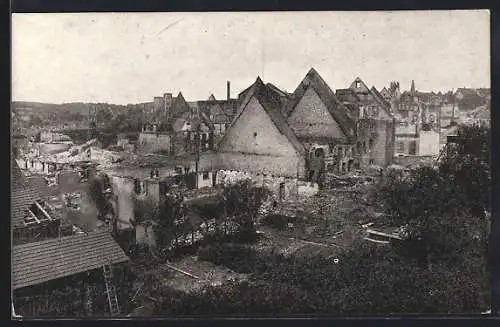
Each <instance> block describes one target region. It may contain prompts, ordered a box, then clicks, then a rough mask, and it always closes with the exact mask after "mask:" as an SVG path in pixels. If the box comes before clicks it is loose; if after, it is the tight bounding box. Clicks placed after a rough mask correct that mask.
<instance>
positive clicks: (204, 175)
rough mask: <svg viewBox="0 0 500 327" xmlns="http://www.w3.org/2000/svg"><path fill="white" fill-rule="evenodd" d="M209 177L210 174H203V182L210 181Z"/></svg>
mask: <svg viewBox="0 0 500 327" xmlns="http://www.w3.org/2000/svg"><path fill="white" fill-rule="evenodd" d="M208 178H209V176H208V172H204V173H203V180H204V181H206V180H208Z"/></svg>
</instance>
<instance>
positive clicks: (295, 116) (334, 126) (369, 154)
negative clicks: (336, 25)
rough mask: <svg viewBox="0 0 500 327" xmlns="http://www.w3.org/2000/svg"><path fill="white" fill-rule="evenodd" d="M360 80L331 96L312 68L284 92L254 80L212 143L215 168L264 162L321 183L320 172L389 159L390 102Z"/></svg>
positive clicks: (255, 166) (258, 168)
mask: <svg viewBox="0 0 500 327" xmlns="http://www.w3.org/2000/svg"><path fill="white" fill-rule="evenodd" d="M361 82H362V81H361ZM362 85H363V86H364V87H365V88H364V89H363V90H360V89H356V88H353V87H352V88H348V89H345V90H341V92H339V95H340V97H337V96H336V95H335V94H334V92H333V91H332V90H331V89H330V87H329V86H328V84H327V83H326V82H325V81H324V80H323V78H322V77H321V76H320V75H319V74H318V72H317V71H316V70H315V69H314V68H312V69H311V70H310V71H309V72H308V73H307V74H306V76H305V77H304V79H303V80H302V81H301V83H300V84H299V85H298V87H297V88H296V90H295V91H294V92H293V93H292V94H289V93H287V92H285V91H282V90H280V89H279V88H277V87H276V86H274V85H272V84H270V83H268V84H264V82H262V80H260V78H258V79H257V80H256V82H255V83H253V84H252V85H251V86H250V87H248V88H247V89H245V90H244V91H242V92H241V93H240V94H239V96H238V99H239V110H240V114H239V115H238V116H237V118H236V119H235V121H234V122H233V124H232V125H231V127H230V128H229V129H228V130H227V133H226V135H225V137H224V138H223V140H222V141H221V143H220V144H219V147H220V149H219V158H220V163H219V164H220V166H221V167H226V168H225V169H229V170H234V171H244V172H251V173H257V172H258V173H262V172H263V170H264V168H265V169H266V170H267V171H269V172H270V173H271V174H274V175H276V176H288V177H292V176H294V178H296V179H297V180H303V181H307V182H312V183H317V184H318V185H320V186H321V184H322V182H323V181H324V178H325V176H326V173H327V172H333V173H338V174H342V173H345V172H348V171H352V170H354V169H356V168H364V167H366V166H368V165H371V164H375V165H380V166H387V165H389V164H390V163H391V162H392V158H393V146H394V118H393V117H392V114H391V112H390V104H389V103H388V101H386V100H385V99H384V98H383V97H382V95H380V93H378V91H377V90H376V89H375V88H372V89H369V88H367V87H366V85H364V83H362ZM364 93H366V95H365V94H364ZM372 108H376V109H377V112H376V113H377V114H373V113H372V112H371V111H370V110H369V109H372ZM372 111H373V110H372ZM276 131H278V132H279V133H277V132H276ZM252 133H253V134H252ZM293 149H295V150H293ZM271 159H272V160H271ZM223 169H224V168H223Z"/></svg>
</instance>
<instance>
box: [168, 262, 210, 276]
mask: <svg viewBox="0 0 500 327" xmlns="http://www.w3.org/2000/svg"><path fill="white" fill-rule="evenodd" d="M164 265H165V266H166V267H167V268H170V269H172V270H175V271H177V272H180V273H181V274H184V275H186V276H189V277H192V278H195V279H201V278H200V277H198V276H195V275H193V274H190V273H188V272H187V271H184V270H181V269H179V268H177V267H174V266H171V265H169V264H168V263H165V264H164Z"/></svg>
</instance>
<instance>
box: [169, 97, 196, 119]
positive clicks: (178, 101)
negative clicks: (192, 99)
mask: <svg viewBox="0 0 500 327" xmlns="http://www.w3.org/2000/svg"><path fill="white" fill-rule="evenodd" d="M171 110H172V113H173V115H174V117H175V116H177V115H180V114H183V113H184V112H190V111H191V110H190V107H189V105H188V103H187V102H186V100H185V99H184V96H183V95H182V93H181V92H179V94H178V95H177V97H175V99H174V100H173V103H172V109H171Z"/></svg>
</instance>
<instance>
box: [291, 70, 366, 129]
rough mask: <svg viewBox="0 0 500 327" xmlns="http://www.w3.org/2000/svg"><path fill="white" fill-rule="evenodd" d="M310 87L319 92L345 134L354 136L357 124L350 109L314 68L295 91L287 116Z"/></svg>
mask: <svg viewBox="0 0 500 327" xmlns="http://www.w3.org/2000/svg"><path fill="white" fill-rule="evenodd" d="M309 87H312V88H313V90H314V91H315V92H316V93H317V94H318V96H319V98H320V99H321V101H322V102H323V103H324V104H325V106H326V107H327V108H328V111H329V112H330V114H331V115H332V117H333V119H335V121H337V123H338V124H339V126H340V128H341V129H342V131H343V132H344V134H345V135H346V136H353V135H354V130H355V127H356V125H355V122H354V120H353V119H352V118H351V117H350V116H349V114H348V112H349V109H347V108H346V107H345V106H344V105H343V104H342V103H341V102H340V101H339V100H338V99H337V97H336V96H335V94H334V93H333V91H332V90H331V89H330V87H329V86H328V84H327V83H326V82H325V81H324V80H323V78H322V77H321V76H320V75H319V74H318V72H317V71H316V70H315V69H314V68H311V69H310V70H309V72H308V73H307V75H306V77H304V79H303V80H302V82H300V84H299V86H298V87H297V89H295V91H294V92H293V94H292V97H291V99H290V101H288V106H287V109H286V110H285V114H286V116H287V117H290V115H291V114H292V112H293V110H294V109H295V107H296V106H297V104H298V103H299V101H300V100H301V99H302V97H303V96H304V94H305V93H306V91H307V89H308V88H309Z"/></svg>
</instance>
